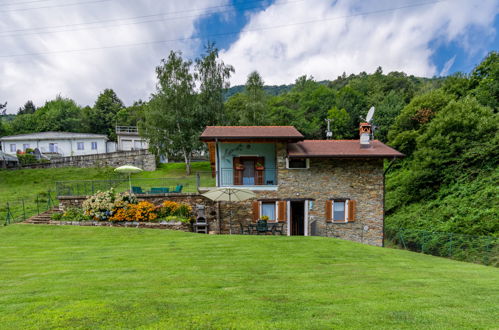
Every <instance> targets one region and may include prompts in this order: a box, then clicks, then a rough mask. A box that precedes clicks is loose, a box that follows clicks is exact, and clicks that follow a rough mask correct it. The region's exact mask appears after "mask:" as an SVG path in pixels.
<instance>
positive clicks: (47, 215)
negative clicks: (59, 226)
mask: <svg viewBox="0 0 499 330" xmlns="http://www.w3.org/2000/svg"><path fill="white" fill-rule="evenodd" d="M56 212H59V209H58V208H56V207H54V208H52V209H50V210H47V211H45V212H43V213H40V214H38V215H34V216H32V217H31V218H29V219H26V220H25V221H24V223H31V224H47V223H50V220H52V214H54V213H56Z"/></svg>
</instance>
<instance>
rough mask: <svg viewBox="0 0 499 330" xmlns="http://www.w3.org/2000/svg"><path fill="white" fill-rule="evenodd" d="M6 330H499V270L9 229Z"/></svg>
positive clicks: (0, 235) (270, 246)
mask: <svg viewBox="0 0 499 330" xmlns="http://www.w3.org/2000/svg"><path fill="white" fill-rule="evenodd" d="M0 241H2V244H1V246H0V264H1V265H2V281H0V292H2V296H1V299H0V309H1V310H2V313H0V324H2V328H3V329H27V328H39V327H44V328H94V327H103V328H107V327H112V328H123V327H125V328H137V327H142V328H203V329H219V328H280V329H305V328H314V329H317V328H357V329H358V328H370V329H372V328H385V329H386V328H394V329H401V328H428V327H431V328H436V329H437V328H438V329H440V328H447V329H457V328H494V327H495V326H496V325H497V318H496V316H497V306H498V304H499V295H498V291H497V283H498V281H499V272H498V270H497V269H496V268H492V267H485V266H479V265H474V264H468V263H462V262H456V261H452V260H447V259H443V258H437V257H432V256H427V255H422V254H417V253H412V252H407V251H402V250H392V249H383V248H376V247H372V246H365V245H361V244H358V243H353V242H349V241H341V240H336V239H332V238H324V237H285V236H281V237H279V236H240V235H234V236H225V235H224V236H219V235H210V236H206V235H199V234H192V233H182V232H171V231H166V230H151V229H134V228H128V229H127V228H104V227H102V228H91V227H71V226H43V225H34V226H33V225H12V226H7V227H0Z"/></svg>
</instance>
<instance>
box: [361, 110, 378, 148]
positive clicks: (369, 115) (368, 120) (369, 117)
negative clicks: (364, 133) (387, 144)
mask: <svg viewBox="0 0 499 330" xmlns="http://www.w3.org/2000/svg"><path fill="white" fill-rule="evenodd" d="M375 110H376V108H375V107H371V108H370V109H369V111H368V112H367V116H366V118H362V117H360V119H362V120H364V121H365V122H366V123H368V124H369V125H370V126H371V140H374V131H375V130H376V129H378V128H379V126H376V125H374V124H373V117H374V111H375Z"/></svg>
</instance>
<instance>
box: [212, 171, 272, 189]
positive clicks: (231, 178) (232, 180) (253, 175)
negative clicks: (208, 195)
mask: <svg viewBox="0 0 499 330" xmlns="http://www.w3.org/2000/svg"><path fill="white" fill-rule="evenodd" d="M217 179H218V180H217V183H218V186H219V187H228V186H245V187H247V188H249V187H255V188H262V187H265V186H267V187H269V186H277V169H275V168H265V169H254V168H240V169H237V168H234V169H232V168H227V169H223V168H222V169H220V170H219V171H218V173H217Z"/></svg>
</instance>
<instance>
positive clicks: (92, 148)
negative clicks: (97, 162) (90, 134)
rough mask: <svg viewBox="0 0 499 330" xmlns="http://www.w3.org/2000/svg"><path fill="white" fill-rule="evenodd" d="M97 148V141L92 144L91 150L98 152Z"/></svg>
mask: <svg viewBox="0 0 499 330" xmlns="http://www.w3.org/2000/svg"><path fill="white" fill-rule="evenodd" d="M94 146H95V148H94ZM97 147H98V145H97V142H95V141H92V142H90V149H91V150H97Z"/></svg>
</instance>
